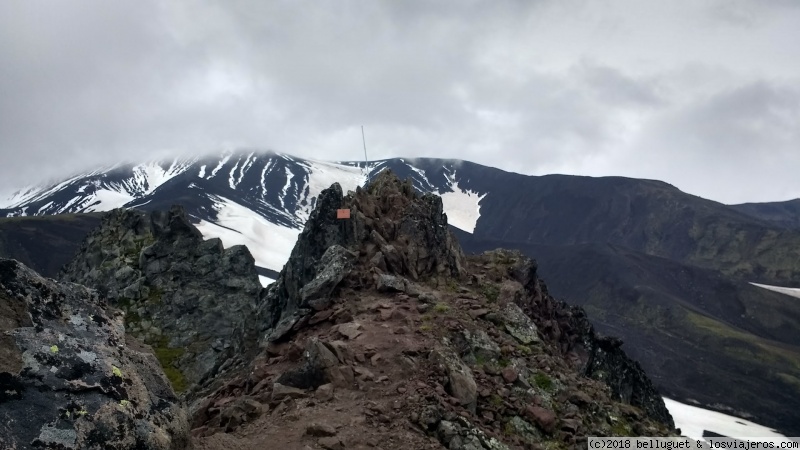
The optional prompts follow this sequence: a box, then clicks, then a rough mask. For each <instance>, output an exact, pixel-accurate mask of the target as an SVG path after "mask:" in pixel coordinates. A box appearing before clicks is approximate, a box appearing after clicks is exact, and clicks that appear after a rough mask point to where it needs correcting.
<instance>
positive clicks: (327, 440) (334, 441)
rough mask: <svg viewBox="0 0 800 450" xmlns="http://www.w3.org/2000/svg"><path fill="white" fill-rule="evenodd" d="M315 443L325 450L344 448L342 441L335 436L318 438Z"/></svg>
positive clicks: (342, 449) (340, 449)
mask: <svg viewBox="0 0 800 450" xmlns="http://www.w3.org/2000/svg"><path fill="white" fill-rule="evenodd" d="M317 443H319V446H320V447H322V448H324V449H325V450H344V449H345V446H344V442H342V440H341V439H340V438H338V437H336V436H331V437H323V438H320V439H319V440H318V441H317Z"/></svg>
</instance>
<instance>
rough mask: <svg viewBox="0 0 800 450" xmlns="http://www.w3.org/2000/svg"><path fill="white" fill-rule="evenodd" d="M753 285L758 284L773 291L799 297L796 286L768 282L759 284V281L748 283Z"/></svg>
mask: <svg viewBox="0 0 800 450" xmlns="http://www.w3.org/2000/svg"><path fill="white" fill-rule="evenodd" d="M750 284H752V285H753V286H758V287H760V288H762V289H767V290H770V291H773V292H779V293H781V294H786V295H790V296H792V297H796V298H800V289H798V288H787V287H780V286H770V285H768V284H759V283H750Z"/></svg>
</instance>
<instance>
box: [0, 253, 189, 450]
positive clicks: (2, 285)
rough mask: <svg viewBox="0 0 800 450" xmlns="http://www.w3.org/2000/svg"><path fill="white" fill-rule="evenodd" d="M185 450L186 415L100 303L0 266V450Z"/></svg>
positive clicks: (13, 264)
mask: <svg viewBox="0 0 800 450" xmlns="http://www.w3.org/2000/svg"><path fill="white" fill-rule="evenodd" d="M188 447H189V425H188V421H187V414H186V412H185V409H184V408H183V406H182V405H181V404H180V402H179V400H178V398H177V397H176V395H175V393H174V392H173V390H172V388H171V387H170V385H169V382H168V380H167V379H166V377H165V375H164V372H163V371H162V370H161V368H160V366H159V363H158V361H157V360H156V358H155V357H154V356H153V354H152V353H151V352H150V351H149V349H147V348H145V347H143V346H142V345H141V344H140V343H139V342H138V341H137V340H136V339H134V338H132V337H131V336H129V335H127V334H126V333H125V329H124V327H123V319H122V317H121V316H120V315H119V314H118V313H114V312H109V310H108V309H107V308H106V302H105V298H103V297H102V296H99V295H98V294H97V292H96V291H92V290H89V289H87V288H85V287H83V286H79V285H75V284H72V283H57V282H55V281H53V280H50V279H45V278H42V277H40V276H39V275H38V274H36V273H35V272H33V271H31V270H30V269H28V268H26V267H25V266H23V265H22V264H20V263H18V262H17V261H13V260H7V259H0V448H3V449H29V448H30V449H34V448H48V449H50V448H52V449H76V450H77V449H89V450H91V449H111V450H122V449H131V450H132V449H142V448H147V449H154V450H155V449H163V450H167V449H170V450H178V449H185V448H188Z"/></svg>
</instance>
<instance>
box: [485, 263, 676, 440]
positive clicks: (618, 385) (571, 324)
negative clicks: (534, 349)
mask: <svg viewBox="0 0 800 450" xmlns="http://www.w3.org/2000/svg"><path fill="white" fill-rule="evenodd" d="M489 257H490V258H492V259H493V260H494V261H498V260H500V261H506V263H507V264H506V267H507V270H508V272H509V274H510V275H511V276H512V277H513V278H514V279H515V280H516V281H518V282H519V283H520V284H521V286H522V287H523V288H524V295H522V296H513V295H512V297H511V298H513V299H514V300H515V302H516V304H518V305H519V306H520V307H521V308H522V311H524V312H525V314H522V315H519V314H514V316H516V317H517V319H515V320H512V321H507V322H506V327H509V326H510V323H515V322H519V320H524V318H526V317H530V318H532V319H533V322H535V324H536V326H537V327H538V329H539V330H541V331H540V332H541V334H542V335H543V336H544V337H545V338H546V339H547V340H548V341H549V342H551V343H552V345H554V346H555V347H556V348H557V349H558V351H559V352H560V353H561V354H562V355H564V357H566V358H569V359H570V360H571V361H573V362H574V364H575V365H576V366H577V368H578V370H579V371H580V372H581V373H583V374H584V375H586V376H588V377H591V378H594V379H597V380H599V381H602V382H603V383H605V384H607V385H608V386H609V387H610V388H611V392H612V394H613V395H614V396H615V398H616V399H617V400H618V401H620V402H623V403H626V404H630V405H634V406H636V407H638V408H641V409H642V410H643V411H644V412H645V414H646V415H647V416H649V417H651V418H653V419H655V420H657V421H659V422H661V423H666V424H669V425H670V426H674V423H673V420H672V416H671V415H670V413H669V411H668V410H667V408H666V406H665V405H664V401H663V400H662V398H661V395H660V394H659V392H658V390H657V389H656V388H655V386H653V383H652V381H651V380H650V379H649V378H648V377H647V374H645V372H644V370H643V369H642V367H641V366H640V365H639V363H638V362H636V361H634V360H632V359H630V358H629V357H628V356H627V355H626V354H625V352H624V351H623V350H622V349H621V348H620V346H621V345H622V341H621V340H620V339H617V338H614V337H607V336H601V335H599V334H598V333H596V332H595V331H594V327H593V326H592V324H591V322H590V321H589V319H588V318H587V316H586V312H585V311H584V310H583V308H580V307H577V306H571V305H568V304H566V303H565V302H561V301H556V300H555V299H554V298H553V297H552V296H550V295H549V294H548V292H547V286H546V285H545V284H544V282H542V280H540V279H539V277H538V276H537V273H536V272H537V265H536V262H535V261H532V260H530V259H529V258H526V257H524V256H522V254H521V253H519V252H516V251H513V252H512V251H506V250H496V251H494V252H490V253H489ZM512 308H516V306H515V305H514V306H512ZM514 329H517V330H518V329H530V328H528V327H520V326H519V325H513V328H511V329H509V332H511V333H512V335H514V336H515V337H516V338H518V339H519V334H518V332H517V333H515V332H513V330H514Z"/></svg>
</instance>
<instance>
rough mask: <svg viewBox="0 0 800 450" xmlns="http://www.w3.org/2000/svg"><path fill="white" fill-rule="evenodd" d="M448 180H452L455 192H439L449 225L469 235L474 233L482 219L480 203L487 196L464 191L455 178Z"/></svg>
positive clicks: (452, 187) (451, 185)
mask: <svg viewBox="0 0 800 450" xmlns="http://www.w3.org/2000/svg"><path fill="white" fill-rule="evenodd" d="M447 178H448V179H449V180H450V183H451V184H450V188H451V189H452V190H453V192H441V191H440V192H439V196H440V197H442V207H443V208H444V212H445V213H446V214H447V223H449V224H450V225H452V226H454V227H456V228H458V229H460V230H464V231H466V232H468V233H474V232H475V226H476V225H477V224H478V219H479V218H480V217H481V206H480V201H481V200H483V197H486V194H483V195H478V193H477V192H473V191H468V190H466V189H462V188H460V187H459V186H458V182H456V181H455V180H454V179H453V178H451V177H447Z"/></svg>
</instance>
